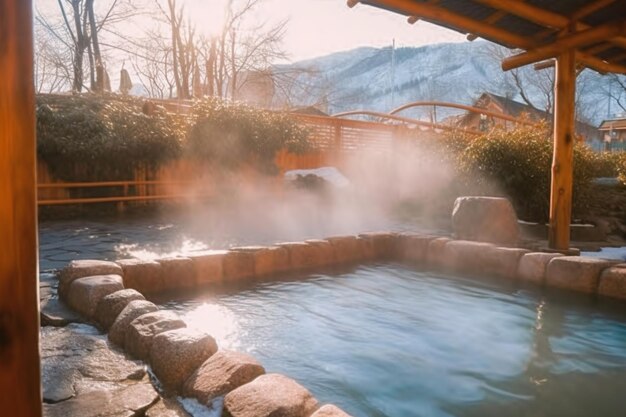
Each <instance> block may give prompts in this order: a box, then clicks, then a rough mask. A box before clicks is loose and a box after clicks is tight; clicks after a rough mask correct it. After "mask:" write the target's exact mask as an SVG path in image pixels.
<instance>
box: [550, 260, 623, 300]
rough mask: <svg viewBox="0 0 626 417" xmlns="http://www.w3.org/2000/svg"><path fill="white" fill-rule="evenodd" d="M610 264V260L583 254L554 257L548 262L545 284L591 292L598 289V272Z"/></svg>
mask: <svg viewBox="0 0 626 417" xmlns="http://www.w3.org/2000/svg"><path fill="white" fill-rule="evenodd" d="M612 264H613V263H612V262H610V261H606V260H603V259H597V258H588V257H584V256H561V257H558V258H554V259H552V260H551V261H550V262H549V263H548V268H547V270H546V285H547V286H548V287H553V288H561V289H566V290H572V291H578V292H584V293H589V294H593V293H595V292H596V290H597V289H598V281H599V279H600V273H601V272H602V270H603V269H605V268H608V267H609V266H611V265H612Z"/></svg>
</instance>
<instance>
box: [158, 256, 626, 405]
mask: <svg viewBox="0 0 626 417" xmlns="http://www.w3.org/2000/svg"><path fill="white" fill-rule="evenodd" d="M166 306H167V307H168V308H175V309H177V310H179V311H180V312H181V314H183V315H185V316H186V319H187V320H188V321H189V322H190V323H191V325H192V326H196V327H199V328H202V329H204V330H206V331H207V332H209V333H211V334H213V335H214V336H215V337H216V339H217V340H218V343H219V344H220V345H221V347H222V348H229V349H237V350H242V351H246V352H249V353H251V354H252V355H254V356H255V357H257V358H258V359H259V360H260V361H261V362H262V363H263V364H264V366H265V367H266V369H267V371H268V372H280V373H284V374H287V375H289V376H291V377H293V378H295V379H296V380H298V381H299V382H300V383H302V384H303V385H305V386H306V387H307V388H308V389H310V390H311V391H312V392H313V393H314V395H315V396H316V397H317V398H318V399H319V400H320V401H321V402H324V403H326V402H331V403H335V404H337V405H339V406H340V407H342V408H344V409H345V410H346V411H347V412H349V413H351V414H352V415H354V416H374V417H378V416H389V417H412V416H433V417H444V416H481V417H483V416H550V417H559V416H563V417H565V416H567V417H576V416H605V417H606V416H623V415H625V414H624V412H625V411H624V410H625V409H626V408H625V406H626V311H624V310H623V308H622V307H620V306H615V305H614V306H612V307H611V305H604V304H603V302H598V301H594V300H591V299H589V298H584V297H581V298H574V299H571V298H562V296H560V297H559V298H555V297H554V296H548V295H545V294H541V293H538V292H533V291H532V290H520V289H516V288H513V287H512V286H510V284H507V283H503V282H497V281H480V282H479V281H474V280H469V279H462V278H456V277H445V276H438V275H434V274H432V273H419V272H413V271H410V270H407V269H405V268H403V267H400V266H397V265H374V266H364V267H360V268H358V269H357V270H354V271H351V272H349V273H343V274H335V275H312V276H311V277H310V279H307V280H305V281H297V282H284V281H283V282H273V283H266V284H259V285H257V286H255V287H252V288H247V289H243V290H240V291H238V292H231V293H221V294H205V295H202V296H199V297H197V298H195V299H192V300H186V301H171V302H168V303H166ZM619 308H622V310H621V311H620V310H619Z"/></svg>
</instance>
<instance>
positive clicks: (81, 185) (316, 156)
mask: <svg viewBox="0 0 626 417" xmlns="http://www.w3.org/2000/svg"><path fill="white" fill-rule="evenodd" d="M181 106H183V105H181ZM181 109H184V107H176V108H174V107H172V108H169V109H168V110H170V111H181ZM294 117H295V118H296V119H297V120H298V122H299V123H301V124H302V125H304V126H306V127H307V128H308V129H309V131H310V135H309V140H310V142H311V144H312V145H313V146H312V150H311V151H310V152H307V153H304V154H292V153H289V152H286V151H281V152H279V153H278V154H277V155H276V159H275V162H276V165H277V167H278V168H279V170H280V173H281V174H282V173H284V172H285V171H288V170H292V169H310V168H317V167H321V166H329V165H333V166H341V162H342V159H343V157H344V156H345V155H346V154H347V153H353V152H355V151H357V150H360V149H373V150H375V151H381V152H384V151H388V150H390V149H391V148H392V146H393V144H394V141H395V140H397V139H398V138H399V137H400V136H402V135H404V134H405V133H406V130H407V128H405V127H402V126H398V125H390V124H384V123H375V122H367V121H359V120H349V119H341V118H335V117H324V116H313V115H302V114H294ZM37 188H38V204H39V205H40V206H51V205H62V204H87V203H126V202H147V201H154V200H180V199H186V198H188V199H196V198H206V197H210V196H212V195H213V193H214V190H215V183H214V178H212V176H211V172H210V169H207V167H205V166H203V165H202V164H200V163H198V162H194V161H190V160H184V159H183V160H176V161H172V162H170V163H167V164H164V165H163V166H161V167H159V168H156V169H147V168H137V169H135V172H134V175H133V178H132V179H130V180H125V181H104V182H64V181H61V180H58V179H55V178H54V177H53V176H52V175H51V174H50V171H49V170H48V168H47V166H46V165H45V164H44V163H43V162H41V161H40V162H39V163H38V184H37Z"/></svg>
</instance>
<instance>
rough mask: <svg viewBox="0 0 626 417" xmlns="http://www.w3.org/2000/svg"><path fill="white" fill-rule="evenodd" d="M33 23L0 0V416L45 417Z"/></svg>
mask: <svg viewBox="0 0 626 417" xmlns="http://www.w3.org/2000/svg"><path fill="white" fill-rule="evenodd" d="M32 33H33V26H32V2H31V1H30V0H0V410H2V411H0V413H2V414H3V415H11V416H20V417H39V416H41V407H42V405H41V401H42V400H41V382H40V370H39V369H40V358H39V295H38V293H39V287H38V277H37V211H36V208H37V206H36V187H35V177H36V173H35V170H36V164H35V96H34V86H33V45H32V43H33V36H32Z"/></svg>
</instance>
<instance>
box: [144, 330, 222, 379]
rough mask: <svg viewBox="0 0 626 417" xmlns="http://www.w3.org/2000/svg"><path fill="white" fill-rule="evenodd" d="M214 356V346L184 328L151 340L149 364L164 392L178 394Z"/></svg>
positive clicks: (211, 342) (210, 338)
mask: <svg viewBox="0 0 626 417" xmlns="http://www.w3.org/2000/svg"><path fill="white" fill-rule="evenodd" d="M215 352H217V343H215V339H213V338H212V337H211V336H209V335H208V334H206V333H202V332H200V331H198V330H194V329H188V328H181V329H176V330H170V331H167V332H163V333H161V334H158V335H156V336H154V339H153V340H152V346H151V347H150V364H151V365H152V370H153V371H154V374H155V375H156V376H157V378H159V381H161V383H162V384H163V386H164V387H165V388H167V389H171V390H178V389H179V388H180V387H181V385H182V384H183V383H184V382H185V381H186V380H187V378H189V376H190V375H191V374H192V373H193V372H194V371H195V370H196V369H197V368H198V367H199V366H200V365H201V364H202V363H203V362H204V361H206V360H207V359H208V358H209V357H211V355H213V354H214V353H215Z"/></svg>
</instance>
